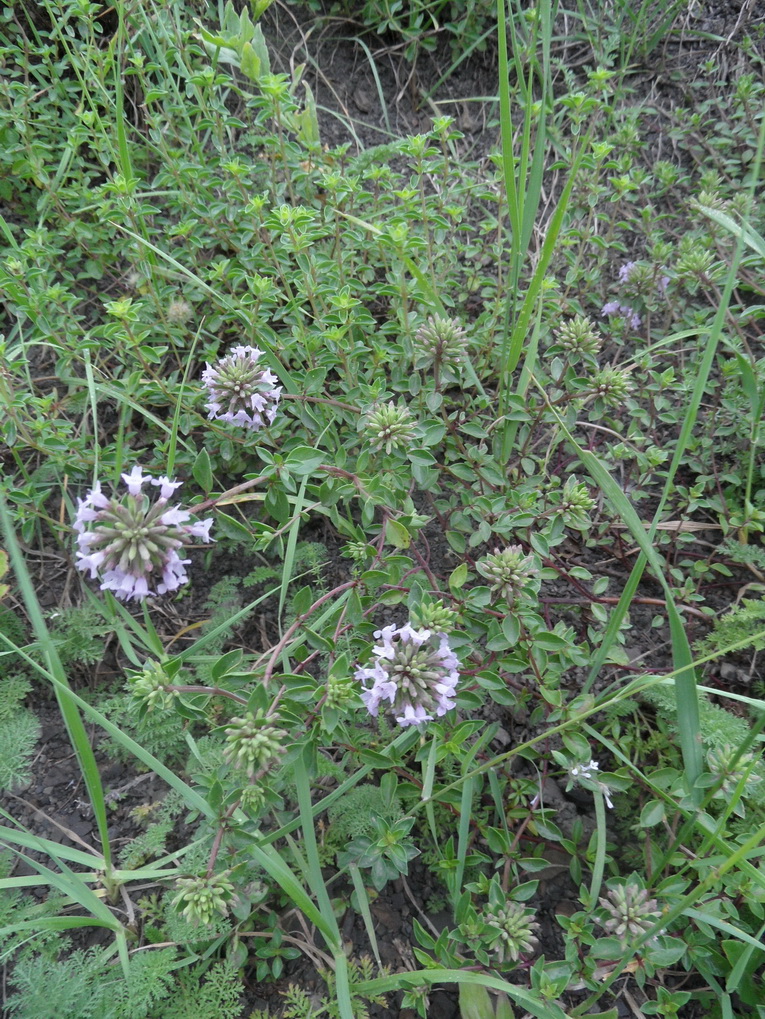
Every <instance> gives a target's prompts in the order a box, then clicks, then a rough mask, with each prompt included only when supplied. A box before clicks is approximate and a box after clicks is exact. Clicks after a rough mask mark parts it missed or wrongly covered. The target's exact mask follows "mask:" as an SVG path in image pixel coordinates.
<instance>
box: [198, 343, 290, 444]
mask: <svg viewBox="0 0 765 1019" xmlns="http://www.w3.org/2000/svg"><path fill="white" fill-rule="evenodd" d="M262 357H263V351H262V350H258V348H257V347H244V346H241V345H240V346H237V347H232V348H231V350H230V351H229V353H228V354H227V355H226V356H225V357H223V358H221V359H220V361H218V362H217V363H216V364H215V365H214V366H213V365H210V364H208V365H207V368H206V369H205V370H204V371H203V372H202V382H204V384H205V385H206V386H207V390H208V401H207V409H208V410H209V412H210V413H209V414H208V417H210V418H217V419H218V420H219V421H228V422H229V423H230V424H233V425H241V426H242V427H243V428H250V429H252V430H253V431H257V430H258V429H259V428H264V427H265V426H266V424H269V425H270V424H271V423H272V422H273V420H274V418H275V417H276V408H277V406H278V404H279V397H280V396H281V392H282V388H281V386H277V385H276V382H277V379H276V376H275V375H274V373H273V372H272V371H271V370H270V369H269V368H265V367H263V366H262V365H261V364H260V359H261V358H262Z"/></svg>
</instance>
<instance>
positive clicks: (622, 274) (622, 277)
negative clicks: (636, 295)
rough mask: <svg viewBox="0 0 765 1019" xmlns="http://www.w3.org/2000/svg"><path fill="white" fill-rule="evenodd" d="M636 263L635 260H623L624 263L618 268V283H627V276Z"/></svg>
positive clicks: (628, 276) (632, 270) (630, 273)
mask: <svg viewBox="0 0 765 1019" xmlns="http://www.w3.org/2000/svg"><path fill="white" fill-rule="evenodd" d="M636 265H637V262H625V263H624V265H623V266H622V267H621V269H620V270H619V282H620V283H628V282H629V278H630V276H631V275H632V273H633V272H634V270H635V266H636Z"/></svg>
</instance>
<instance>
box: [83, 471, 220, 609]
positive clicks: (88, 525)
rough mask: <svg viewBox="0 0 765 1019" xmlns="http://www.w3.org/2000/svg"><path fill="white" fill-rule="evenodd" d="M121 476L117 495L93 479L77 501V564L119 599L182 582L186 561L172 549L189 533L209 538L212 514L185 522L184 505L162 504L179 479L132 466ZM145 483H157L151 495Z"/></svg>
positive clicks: (138, 596) (188, 516)
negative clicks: (122, 490) (124, 491)
mask: <svg viewBox="0 0 765 1019" xmlns="http://www.w3.org/2000/svg"><path fill="white" fill-rule="evenodd" d="M122 480H123V481H124V483H125V486H126V488H127V495H123V497H122V499H118V498H116V496H115V497H113V498H111V499H108V498H107V497H106V496H105V495H104V494H103V492H102V491H101V485H100V483H99V482H98V481H97V482H96V483H95V486H94V487H93V489H92V491H90V492H89V493H88V494H87V495H86V496H85V498H84V499H79V500H78V505H77V516H76V518H75V521H74V530H75V531H76V532H77V545H78V549H77V564H76V565H77V569H78V570H83V571H84V570H89V571H90V579H91V580H95V579H100V580H101V590H102V591H113V592H114V594H115V595H116V597H117V598H120V599H122V600H123V601H128V600H129V599H130V598H135V599H137V600H139V601H140V600H142V599H144V598H148V597H149V596H151V595H155V594H165V593H167V592H168V591H176V590H177V589H178V588H179V587H181V585H183V584H185V583H187V581H188V579H189V578H188V576H187V574H186V570H185V569H184V566H186V565H187V563H189V562H191V560H190V559H181V557H180V556H179V554H178V551H179V550H180V549H182V548H185V547H186V546H187V545H190V544H191V539H192V538H201V539H202V540H203V541H209V540H210V526H211V525H212V522H213V521H212V517H209V518H208V519H207V520H197V521H194V522H192V523H190V522H189V521H191V514H190V513H189V512H188V510H184V509H181V507H180V506H170V505H168V500H169V499H171V498H172V496H173V493H174V492H175V489H176V488H178V487H179V486H180V485H181V482H180V481H170V479H169V478H165V477H163V478H152V477H151V475H149V474H144V473H143V471H142V470H141V468H140V467H138V466H136V467H134V468H133V469H132V471H131V472H130V473H129V474H123V475H122ZM147 482H148V483H149V484H150V485H154V486H156V487H157V488H159V490H160V491H159V497H158V498H157V499H154V500H152V499H151V497H150V495H149V494H148V492H144V490H143V489H144V485H146V483H147Z"/></svg>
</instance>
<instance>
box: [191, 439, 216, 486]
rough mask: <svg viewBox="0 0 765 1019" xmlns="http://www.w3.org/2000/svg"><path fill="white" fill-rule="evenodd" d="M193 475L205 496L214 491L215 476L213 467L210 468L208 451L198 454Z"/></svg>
mask: <svg viewBox="0 0 765 1019" xmlns="http://www.w3.org/2000/svg"><path fill="white" fill-rule="evenodd" d="M191 473H192V475H193V477H194V481H196V483H197V484H198V485H199V487H200V488H201V489H202V491H203V492H204V493H205V495H206V494H207V493H208V492H209V491H210V490H211V489H212V486H213V476H212V467H211V466H210V454H209V453H208V452H207V450H206V449H201V450H200V451H199V453H198V454H197V458H196V460H195V461H194V466H193V467H192V468H191Z"/></svg>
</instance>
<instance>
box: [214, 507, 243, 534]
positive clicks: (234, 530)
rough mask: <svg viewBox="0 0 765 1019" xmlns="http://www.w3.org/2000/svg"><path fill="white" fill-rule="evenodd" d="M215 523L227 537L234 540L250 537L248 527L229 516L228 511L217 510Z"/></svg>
mask: <svg viewBox="0 0 765 1019" xmlns="http://www.w3.org/2000/svg"><path fill="white" fill-rule="evenodd" d="M215 523H216V525H217V527H218V529H219V530H220V531H221V532H222V533H223V534H225V535H226V537H227V538H233V540H234V541H243V540H244V541H249V540H250V538H251V537H252V534H251V532H250V529H249V527H246V526H245V525H244V524H243V523H241V521H239V520H236V519H235V518H234V517H230V516H229V515H228V513H222V512H221V511H220V510H218V512H217V513H216V515H215Z"/></svg>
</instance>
